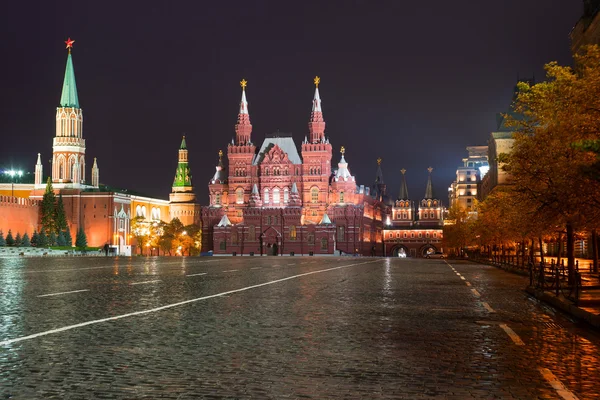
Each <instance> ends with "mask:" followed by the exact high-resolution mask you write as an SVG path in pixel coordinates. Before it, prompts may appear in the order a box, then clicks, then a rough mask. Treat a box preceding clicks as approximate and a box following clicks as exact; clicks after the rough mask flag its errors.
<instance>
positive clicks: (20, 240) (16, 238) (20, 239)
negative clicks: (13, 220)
mask: <svg viewBox="0 0 600 400" xmlns="http://www.w3.org/2000/svg"><path fill="white" fill-rule="evenodd" d="M22 241H23V238H21V234H20V233H19V232H17V236H15V246H16V247H20V246H21V243H22Z"/></svg>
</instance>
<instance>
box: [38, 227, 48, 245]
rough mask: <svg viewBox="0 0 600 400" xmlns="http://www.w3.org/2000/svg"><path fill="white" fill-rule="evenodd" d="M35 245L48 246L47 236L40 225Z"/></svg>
mask: <svg viewBox="0 0 600 400" xmlns="http://www.w3.org/2000/svg"><path fill="white" fill-rule="evenodd" d="M37 247H48V236H46V230H45V229H44V228H43V227H42V229H40V233H39V235H38V238H37Z"/></svg>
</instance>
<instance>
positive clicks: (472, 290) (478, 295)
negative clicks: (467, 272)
mask: <svg viewBox="0 0 600 400" xmlns="http://www.w3.org/2000/svg"><path fill="white" fill-rule="evenodd" d="M471 292H473V294H474V295H475V296H477V297H481V294H479V292H478V291H477V289H471Z"/></svg>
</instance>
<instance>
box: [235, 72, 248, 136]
mask: <svg viewBox="0 0 600 400" xmlns="http://www.w3.org/2000/svg"><path fill="white" fill-rule="evenodd" d="M247 84H248V82H247V81H246V80H245V79H242V81H241V82H240V86H241V87H242V100H241V101H240V112H239V113H238V120H237V124H236V125H235V137H236V144H238V145H248V144H251V141H250V134H251V133H252V124H250V114H249V113H248V101H247V100H246V86H247Z"/></svg>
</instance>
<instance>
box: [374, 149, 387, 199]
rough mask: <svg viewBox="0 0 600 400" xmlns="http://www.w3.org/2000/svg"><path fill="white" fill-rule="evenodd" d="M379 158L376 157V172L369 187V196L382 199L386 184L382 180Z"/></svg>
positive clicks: (380, 160)
mask: <svg viewBox="0 0 600 400" xmlns="http://www.w3.org/2000/svg"><path fill="white" fill-rule="evenodd" d="M382 161H383V160H382V159H381V158H378V159H377V172H375V182H374V183H373V186H372V188H371V196H373V197H374V198H376V199H377V200H379V201H383V197H384V196H385V192H386V185H385V182H384V180H383V171H382V170H381V162H382Z"/></svg>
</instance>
